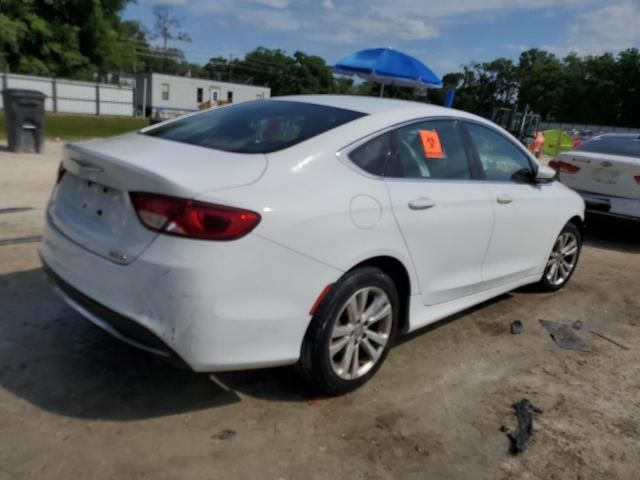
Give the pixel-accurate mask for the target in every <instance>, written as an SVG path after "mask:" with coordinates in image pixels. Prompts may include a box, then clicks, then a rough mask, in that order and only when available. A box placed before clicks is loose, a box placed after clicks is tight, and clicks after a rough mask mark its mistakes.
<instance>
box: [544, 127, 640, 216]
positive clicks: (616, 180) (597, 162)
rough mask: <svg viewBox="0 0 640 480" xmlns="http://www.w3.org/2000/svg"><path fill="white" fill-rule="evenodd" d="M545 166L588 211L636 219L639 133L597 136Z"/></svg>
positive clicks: (638, 207) (639, 201) (639, 211)
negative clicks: (574, 193) (577, 194)
mask: <svg viewBox="0 0 640 480" xmlns="http://www.w3.org/2000/svg"><path fill="white" fill-rule="evenodd" d="M549 166H550V167H552V168H555V169H556V170H558V176H559V178H560V180H561V181H562V182H563V183H564V184H565V185H567V186H569V187H571V188H573V189H574V190H576V191H577V192H578V193H579V194H580V195H582V198H584V200H585V203H586V206H587V210H588V211H590V212H593V213H599V214H605V215H610V216H616V217H622V218H628V219H633V220H640V134H638V133H606V134H603V135H599V136H597V137H594V138H592V139H590V140H587V141H586V142H584V143H583V144H581V145H580V146H579V147H578V148H576V149H575V150H571V151H570V152H566V153H562V154H561V155H559V156H558V158H557V159H555V160H552V161H551V162H549Z"/></svg>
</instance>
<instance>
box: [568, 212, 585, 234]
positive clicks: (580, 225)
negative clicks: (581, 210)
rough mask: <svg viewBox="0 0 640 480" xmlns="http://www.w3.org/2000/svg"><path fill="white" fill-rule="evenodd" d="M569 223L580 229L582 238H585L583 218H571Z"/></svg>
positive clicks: (576, 216)
mask: <svg viewBox="0 0 640 480" xmlns="http://www.w3.org/2000/svg"><path fill="white" fill-rule="evenodd" d="M567 223H573V224H574V225H575V226H576V227H578V230H580V236H581V237H582V238H584V229H585V225H584V220H583V219H582V218H580V217H579V216H578V215H575V216H573V217H571V218H570V219H569V221H568V222H567Z"/></svg>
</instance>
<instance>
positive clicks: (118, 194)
mask: <svg viewBox="0 0 640 480" xmlns="http://www.w3.org/2000/svg"><path fill="white" fill-rule="evenodd" d="M54 208H55V211H56V214H57V217H59V218H60V219H61V220H63V221H64V223H65V225H66V226H68V227H70V228H73V229H74V230H76V231H86V232H87V234H89V235H91V236H97V237H102V238H105V239H106V238H107V237H117V236H119V234H120V233H121V232H122V230H123V229H124V228H125V227H126V223H127V217H128V215H127V212H128V210H129V209H130V205H129V199H128V195H127V192H124V191H122V190H118V189H115V188H111V187H107V186H106V185H102V184H100V183H98V182H95V181H92V180H87V179H84V178H81V177H79V176H77V175H73V174H72V173H69V172H67V173H66V174H65V175H64V176H63V177H62V182H61V183H60V185H59V186H58V189H57V192H56V198H55V203H54ZM89 232H90V233H89Z"/></svg>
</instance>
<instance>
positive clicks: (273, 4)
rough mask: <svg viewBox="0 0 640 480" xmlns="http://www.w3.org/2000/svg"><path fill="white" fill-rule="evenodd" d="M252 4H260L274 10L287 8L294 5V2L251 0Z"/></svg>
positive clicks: (291, 0)
mask: <svg viewBox="0 0 640 480" xmlns="http://www.w3.org/2000/svg"><path fill="white" fill-rule="evenodd" d="M249 1H250V2H251V3H259V4H260V5H265V6H267V7H272V8H285V7H288V6H289V5H291V3H293V0H249Z"/></svg>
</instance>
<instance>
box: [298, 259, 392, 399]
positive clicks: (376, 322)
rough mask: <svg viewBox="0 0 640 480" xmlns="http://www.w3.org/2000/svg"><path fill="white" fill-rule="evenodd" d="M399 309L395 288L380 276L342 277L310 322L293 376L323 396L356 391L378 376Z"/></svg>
mask: <svg viewBox="0 0 640 480" xmlns="http://www.w3.org/2000/svg"><path fill="white" fill-rule="evenodd" d="M399 307H400V302H399V300H398V292H397V289H396V286H395V284H394V283H393V280H392V279H391V278H390V277H389V276H388V275H387V274H386V273H384V272H383V271H382V270H380V269H378V268H374V267H362V268H358V269H355V270H352V271H350V272H348V273H346V274H345V275H344V276H343V277H342V278H341V279H340V280H338V282H336V283H335V284H334V285H333V287H332V288H331V290H330V291H329V293H328V294H327V296H326V297H325V298H324V299H323V300H322V302H321V303H320V305H319V307H318V308H317V310H316V312H315V314H314V315H313V318H312V319H311V323H310V324H309V328H308V329H307V333H306V335H305V338H304V342H303V344H302V352H301V356H300V361H299V363H298V371H299V372H300V373H301V375H302V376H303V377H304V379H305V380H306V381H307V382H308V383H309V384H311V385H312V386H313V387H314V388H315V389H317V390H320V391H322V392H323V393H325V394H328V395H341V394H344V393H347V392H350V391H352V390H354V389H356V388H358V387H360V386H361V385H363V384H364V383H366V382H367V381H368V380H369V379H370V378H371V377H373V375H375V373H376V372H377V371H378V369H379V368H380V366H381V365H382V363H383V362H384V360H385V358H386V356H387V354H388V352H389V349H390V347H391V345H392V344H393V342H394V340H395V337H396V332H397V328H398V319H399V312H400V308H399Z"/></svg>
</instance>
